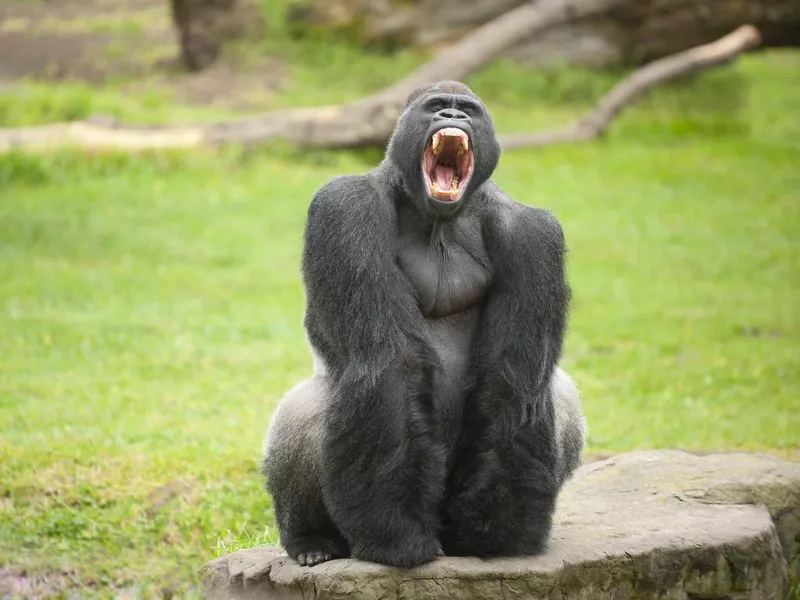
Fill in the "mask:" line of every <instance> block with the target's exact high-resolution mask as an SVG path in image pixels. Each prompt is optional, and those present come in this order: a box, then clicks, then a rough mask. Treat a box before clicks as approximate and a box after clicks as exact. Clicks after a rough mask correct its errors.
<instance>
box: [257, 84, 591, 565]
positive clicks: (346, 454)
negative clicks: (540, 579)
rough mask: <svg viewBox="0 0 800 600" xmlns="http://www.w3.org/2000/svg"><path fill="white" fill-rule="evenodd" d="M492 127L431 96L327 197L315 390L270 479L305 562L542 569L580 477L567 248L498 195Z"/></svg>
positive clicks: (310, 276) (460, 104)
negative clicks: (452, 562) (562, 501)
mask: <svg viewBox="0 0 800 600" xmlns="http://www.w3.org/2000/svg"><path fill="white" fill-rule="evenodd" d="M499 157H500V146H499V144H498V142H497V140H496V138H495V133H494V128H493V125H492V120H491V118H490V116H489V114H488V112H487V110H486V107H485V106H484V105H483V103H482V102H481V101H480V99H479V98H478V97H477V96H476V95H475V94H474V93H472V91H471V90H470V89H469V88H468V87H467V86H465V85H463V84H461V83H457V82H450V81H446V82H440V83H437V84H432V85H426V86H424V87H421V88H419V89H418V90H416V91H415V92H414V93H412V95H411V96H410V98H409V99H408V102H407V104H406V106H405V108H404V110H403V112H402V114H401V116H400V118H399V120H398V122H397V126H396V128H395V131H394V134H393V135H392V138H391V140H390V142H389V145H388V148H387V151H386V157H385V159H384V161H383V162H382V163H381V164H380V165H379V166H378V167H377V168H375V169H374V170H372V171H370V172H369V173H367V174H366V175H351V176H343V177H338V178H335V179H333V180H332V181H330V182H329V183H327V184H325V185H324V186H323V187H322V188H321V189H320V190H319V191H318V192H317V193H316V195H315V196H314V198H313V200H312V202H311V205H310V207H309V211H308V221H307V224H306V231H305V247H304V253H303V276H304V283H305V288H306V296H307V307H306V314H305V321H304V325H305V329H306V332H307V335H308V339H309V342H310V345H311V348H312V353H313V355H314V375H313V377H311V379H308V380H307V381H304V382H303V383H301V384H299V385H298V386H296V387H295V388H294V389H292V390H291V391H289V393H288V394H287V395H286V397H285V398H284V399H283V400H282V401H281V403H280V406H279V407H278V409H277V411H276V413H275V415H274V417H273V421H272V424H271V425H270V430H269V432H268V434H267V440H266V444H265V446H266V457H265V459H264V474H265V476H266V478H267V490H268V491H269V492H270V494H271V495H272V498H273V503H274V506H275V513H276V517H277V522H278V527H279V530H280V535H281V541H282V544H283V546H284V547H285V549H286V551H287V552H288V553H289V555H290V556H291V557H293V558H295V559H296V560H297V561H298V563H300V564H301V565H308V566H313V565H316V564H318V563H321V562H323V561H326V560H330V559H331V558H336V557H346V556H354V557H356V558H360V559H363V560H369V561H374V562H379V563H383V564H387V565H393V566H397V567H413V566H416V565H420V564H423V563H426V562H428V561H431V560H433V559H434V558H435V557H436V556H437V554H441V553H442V552H444V553H445V554H448V555H475V556H483V557H489V556H507V555H523V554H537V553H540V552H542V551H543V550H544V548H545V544H546V542H547V538H548V535H549V532H550V525H551V521H552V514H553V510H554V507H555V502H556V496H557V494H558V491H559V489H560V488H561V485H562V484H563V483H564V481H565V480H566V479H567V478H568V477H569V476H570V474H571V473H572V471H573V469H574V468H575V467H576V466H577V464H578V463H579V461H580V455H581V452H582V450H583V445H584V420H583V416H582V413H581V409H580V405H579V399H578V392H577V389H576V387H575V385H574V383H573V382H572V380H571V379H570V378H569V377H568V376H567V375H566V374H565V373H564V372H563V371H562V370H561V369H560V368H558V367H557V365H556V363H557V361H558V359H559V357H560V354H561V347H562V341H563V337H564V329H565V324H566V317H567V310H568V303H569V297H570V290H569V286H568V284H567V282H566V280H565V266H564V258H565V256H564V255H565V252H566V250H565V246H564V236H563V233H562V230H561V227H560V225H559V223H558V221H557V220H556V219H555V218H554V217H553V216H552V215H551V214H549V213H548V212H546V211H544V210H539V209H535V208H531V207H528V206H525V205H523V204H519V203H517V202H515V201H514V200H512V199H511V198H510V197H509V196H507V195H506V194H505V193H504V192H503V191H502V190H501V189H500V188H499V187H498V186H497V185H496V184H495V183H494V182H492V181H491V179H489V178H490V176H491V175H492V173H493V171H494V169H495V167H496V166H497V162H498V159H499Z"/></svg>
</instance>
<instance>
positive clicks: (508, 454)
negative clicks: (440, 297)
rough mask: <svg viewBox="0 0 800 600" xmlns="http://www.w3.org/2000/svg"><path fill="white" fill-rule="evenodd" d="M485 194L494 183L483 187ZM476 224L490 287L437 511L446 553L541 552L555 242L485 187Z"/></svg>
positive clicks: (555, 333)
mask: <svg viewBox="0 0 800 600" xmlns="http://www.w3.org/2000/svg"><path fill="white" fill-rule="evenodd" d="M490 185H492V186H493V184H490ZM489 193H490V194H491V196H490V197H492V198H493V201H492V202H491V203H490V206H493V207H495V209H496V210H493V214H492V215H491V216H490V217H488V218H486V219H485V221H484V228H483V229H484V239H485V240H486V245H487V251H488V253H489V257H490V261H491V264H492V287H491V288H490V290H489V293H488V297H487V299H486V304H485V307H484V311H483V314H482V319H481V324H480V329H479V335H478V338H477V339H476V341H475V345H474V347H473V367H474V373H475V376H474V380H473V387H472V390H471V393H470V397H469V400H468V404H467V408H466V417H465V423H464V435H463V438H462V442H461V445H460V448H459V452H458V460H457V463H456V465H455V468H454V469H453V471H452V473H451V475H450V479H449V482H448V483H449V490H448V501H447V504H446V506H445V507H444V512H443V518H444V521H445V527H444V531H445V532H446V533H445V535H444V537H445V538H446V539H443V540H442V541H443V545H444V549H445V552H447V553H452V554H476V555H479V556H481V555H483V556H492V555H501V556H502V555H516V554H537V553H539V552H541V551H542V550H543V549H544V546H545V543H546V541H547V537H548V535H549V531H550V523H551V518H552V512H553V509H554V507H555V499H556V495H557V492H558V487H559V484H558V481H560V479H559V477H558V473H557V472H556V470H557V468H558V467H557V459H556V453H557V447H556V444H558V440H556V438H555V423H554V407H553V400H552V392H551V380H552V377H553V372H554V369H555V366H556V363H557V361H558V359H559V357H560V355H561V348H562V342H563V336H564V329H565V326H566V317H567V310H568V303H569V297H570V290H569V287H568V284H567V282H566V279H565V268H564V256H565V253H566V250H565V245H564V236H563V232H562V230H561V226H560V225H559V223H558V221H557V220H556V219H555V218H554V217H553V216H552V215H550V214H549V213H548V212H546V211H543V210H539V209H534V208H531V207H528V206H524V205H521V204H517V203H515V202H512V201H510V200H509V199H507V198H506V197H505V195H504V194H503V192H501V191H500V190H499V189H498V188H496V187H494V186H493V189H490V190H489Z"/></svg>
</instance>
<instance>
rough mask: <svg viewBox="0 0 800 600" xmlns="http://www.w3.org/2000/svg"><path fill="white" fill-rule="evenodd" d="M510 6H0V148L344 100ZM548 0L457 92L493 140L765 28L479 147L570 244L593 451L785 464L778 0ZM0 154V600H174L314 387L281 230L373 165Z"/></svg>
mask: <svg viewBox="0 0 800 600" xmlns="http://www.w3.org/2000/svg"><path fill="white" fill-rule="evenodd" d="M522 4H524V3H523V2H521V1H518V0H502V1H500V0H495V1H490V0H438V1H434V0H421V1H403V2H400V1H397V2H395V1H393V0H350V1H339V2H336V1H334V2H330V1H328V2H326V1H323V0H307V1H305V0H303V1H302V2H288V1H286V0H260V1H258V2H256V1H255V0H253V1H248V0H173V2H172V3H169V2H168V1H167V0H2V2H0V128H4V129H3V130H2V131H0V141H2V139H3V137H4V136H6V137H7V136H8V135H10V133H9V132H10V131H11V130H13V131H17V130H18V128H21V127H32V126H41V125H47V124H53V123H58V122H66V121H73V120H81V119H93V120H95V121H96V122H116V121H118V122H124V123H126V124H128V125H131V126H137V127H140V128H143V130H145V129H146V128H147V127H152V126H156V125H162V126H166V125H172V126H178V125H186V124H211V123H216V122H221V121H226V120H230V119H234V118H238V117H242V116H245V115H253V114H259V113H264V112H266V111H270V110H275V109H284V108H295V107H311V106H318V105H334V104H339V103H345V102H351V101H355V100H358V99H359V98H361V97H363V96H366V95H369V94H372V93H375V92H377V91H379V90H381V89H382V88H384V87H386V86H389V85H391V84H392V83H394V82H395V81H397V80H398V79H400V78H401V77H403V76H405V75H407V74H409V73H411V72H413V71H414V69H416V68H418V67H420V66H422V65H424V64H425V63H426V62H428V61H429V60H431V59H432V58H433V57H434V56H436V53H437V52H439V51H440V50H442V49H444V48H446V47H448V45H449V44H452V43H455V42H457V41H458V40H459V39H462V38H463V36H467V35H471V34H474V33H475V32H476V31H478V28H479V27H481V26H482V25H484V24H486V23H489V22H491V21H492V20H494V19H498V18H502V17H503V15H504V14H506V13H507V12H508V11H511V10H514V9H516V8H518V7H519V6H520V5H522ZM537 4H542V5H544V4H552V2H549V1H548V2H545V1H544V0H540V2H538V3H537ZM572 4H573V11H574V15H575V16H574V17H570V18H569V19H566V20H565V21H563V22H562V23H560V24H558V25H555V26H552V27H548V28H546V29H544V30H541V31H538V32H537V33H536V34H535V35H531V36H529V37H528V38H526V39H524V40H522V41H521V42H520V43H517V44H514V45H512V47H510V48H508V49H506V50H504V51H503V52H501V53H499V54H498V55H497V56H494V57H493V59H492V60H491V61H490V62H489V64H488V65H487V66H485V67H484V68H481V69H479V70H477V71H476V72H474V73H472V74H471V75H469V77H467V79H466V82H467V83H468V84H469V85H470V86H471V87H472V88H473V89H474V90H475V91H476V93H478V94H479V95H480V96H481V97H482V98H483V100H484V101H485V102H486V104H487V106H488V107H489V110H490V112H491V113H492V116H493V118H494V120H495V124H496V127H497V129H498V130H499V131H500V132H502V133H514V132H520V131H536V130H541V129H551V128H558V127H562V126H567V125H569V124H571V123H573V122H574V121H575V119H577V118H579V117H580V116H582V115H584V114H585V113H586V112H587V111H589V110H591V108H592V107H593V106H594V104H595V102H596V101H597V100H598V99H600V98H601V97H602V96H603V94H605V93H606V92H608V91H609V90H610V89H611V88H612V87H613V86H614V85H615V84H616V83H618V82H619V81H620V80H622V79H623V78H624V77H625V76H626V75H628V74H630V73H631V72H632V71H633V70H635V69H636V68H639V67H641V66H642V65H643V64H646V63H648V62H650V61H653V60H656V59H659V58H661V57H664V56H667V55H671V54H673V53H676V52H681V51H683V50H686V49H688V48H691V47H693V46H696V45H698V44H704V43H708V42H712V41H713V40H715V39H717V38H719V37H721V36H723V35H726V34H728V33H730V32H731V31H733V30H734V29H736V28H737V27H738V26H740V25H743V24H745V23H750V24H753V25H755V26H756V27H758V29H759V31H760V32H761V34H762V46H761V47H760V48H759V49H758V50H755V51H752V52H748V53H746V54H744V55H742V56H740V57H738V58H736V59H735V60H734V61H732V63H731V64H730V65H727V66H724V67H721V68H717V69H713V70H708V71H703V72H701V73H699V74H695V75H692V76H689V77H682V78H679V79H677V80H674V81H671V82H669V83H666V84H664V85H661V86H659V87H657V88H656V89H655V90H653V91H652V92H650V93H649V94H647V95H645V96H644V97H642V98H641V99H640V100H639V101H638V102H637V103H636V104H635V105H634V106H632V107H630V108H629V109H627V110H625V112H624V113H622V114H621V116H620V117H619V118H618V119H617V120H616V121H614V123H613V124H612V125H611V128H610V130H609V132H608V134H607V135H606V136H605V137H603V138H602V139H598V140H595V141H591V142H588V143H583V144H564V145H557V146H552V147H547V148H540V149H531V148H528V149H525V148H522V149H517V150H513V151H507V152H505V153H504V154H503V157H502V158H501V162H500V167H499V169H498V171H497V172H496V176H495V179H496V181H497V182H498V183H499V184H500V185H501V186H502V187H503V188H504V189H506V191H508V192H509V193H510V194H511V195H512V196H514V197H515V198H516V199H518V200H520V201H521V202H525V203H528V204H531V205H535V206H540V207H545V208H548V209H550V210H552V211H553V212H554V213H555V215H556V216H557V217H558V218H559V219H560V220H561V222H562V224H563V225H564V230H565V233H566V237H567V242H568V245H569V247H570V254H569V278H570V282H571V284H572V287H573V290H574V302H573V309H572V313H571V317H570V330H569V335H568V339H567V345H566V349H565V355H564V359H563V361H562V363H563V365H564V366H565V368H566V369H567V370H568V371H569V372H570V373H571V374H572V375H573V376H574V378H575V379H576V381H577V382H578V384H579V386H580V387H581V390H582V394H583V402H584V408H585V411H586V415H587V419H588V422H589V428H590V439H589V447H588V449H587V460H591V459H593V458H596V457H598V456H602V455H608V454H613V453H618V452H623V451H627V450H632V449H641V448H663V447H669V448H680V449H686V450H692V451H701V452H706V451H719V450H731V449H744V450H754V451H764V452H769V453H773V454H776V455H779V456H782V457H788V458H790V459H795V460H796V459H798V458H800V350H799V348H800V51H798V49H796V48H795V47H796V46H800V1H798V0H737V1H733V0H716V1H714V0H704V1H702V2H697V1H690V0H659V1H655V0H652V1H649V0H648V1H642V0H604V1H603V2H599V1H598V0H573V2H572ZM600 4H603V5H606V8H605V9H603V10H599V9H596V6H598V5H600ZM584 6H589V7H592V6H594V7H595V9H593V10H592V11H591V14H588V16H584V17H581V16H580V14H581V7H584ZM9 146H11V145H10V144H9V145H7V146H6V147H4V150H3V151H2V153H0V597H3V598H4V597H6V596H11V597H23V598H33V597H37V598H42V597H93V596H97V597H121V598H138V597H173V596H176V597H187V596H191V595H192V594H195V593H196V572H197V570H198V569H199V568H200V567H201V566H202V565H203V564H204V563H205V562H206V561H208V560H210V559H212V558H215V557H216V556H218V555H219V554H222V553H225V552H228V551H231V550H235V549H238V548H242V547H248V546H252V545H256V544H261V543H276V542H277V541H278V540H277V532H276V529H275V527H274V520H273V514H272V511H271V507H270V502H269V498H268V497H267V495H266V493H265V492H264V491H263V489H262V482H261V479H260V476H259V473H258V469H259V464H258V463H259V460H260V455H261V440H262V437H263V433H264V431H265V429H266V426H267V424H268V422H269V418H270V415H271V412H272V410H273V408H274V407H275V405H276V403H277V402H278V400H279V399H280V397H281V396H282V395H283V393H284V392H285V391H286V390H287V389H288V388H289V387H291V386H292V385H294V384H295V383H296V382H298V381H299V380H301V379H303V378H305V377H307V376H308V374H309V373H310V370H311V360H310V356H309V353H308V350H307V348H306V344H305V339H304V336H303V333H302V329H301V319H302V312H303V304H304V302H303V290H302V286H301V279H300V271H299V258H300V251H301V240H302V231H303V225H304V221H305V214H306V209H307V207H308V203H309V201H310V199H311V196H312V195H313V193H314V191H315V190H316V189H317V188H318V187H319V186H320V185H321V184H322V183H323V182H325V181H326V180H328V179H330V178H331V177H333V176H335V175H338V174H342V173H363V172H365V171H367V170H369V169H371V168H372V167H374V166H375V165H376V164H377V163H378V162H379V161H380V160H381V158H382V155H383V148H382V147H381V145H380V144H367V145H366V146H365V147H363V148H358V149H347V150H342V149H340V150H331V149H325V148H319V147H314V148H300V147H297V146H293V145H291V144H289V143H286V142H281V141H271V142H270V143H268V144H257V145H255V144H248V145H247V146H243V145H237V144H230V145H226V146H224V147H219V148H218V147H211V146H203V147H198V148H194V149H173V150H150V151H146V152H136V153H133V152H122V151H114V150H103V151H100V150H97V149H91V150H87V149H83V150H81V149H76V148H71V149H70V148H67V147H64V148H52V149H50V150H48V151H38V150H37V151H30V150H26V149H19V148H18V149H15V148H13V147H9Z"/></svg>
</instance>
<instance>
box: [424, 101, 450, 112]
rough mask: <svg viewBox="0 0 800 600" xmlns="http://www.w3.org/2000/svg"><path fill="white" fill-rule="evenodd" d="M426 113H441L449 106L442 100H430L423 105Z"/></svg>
mask: <svg viewBox="0 0 800 600" xmlns="http://www.w3.org/2000/svg"><path fill="white" fill-rule="evenodd" d="M423 107H424V109H425V112H432V113H435V112H439V111H440V110H442V109H443V108H447V104H445V102H444V101H443V100H442V99H441V98H429V99H428V100H426V101H425V104H424V105H423Z"/></svg>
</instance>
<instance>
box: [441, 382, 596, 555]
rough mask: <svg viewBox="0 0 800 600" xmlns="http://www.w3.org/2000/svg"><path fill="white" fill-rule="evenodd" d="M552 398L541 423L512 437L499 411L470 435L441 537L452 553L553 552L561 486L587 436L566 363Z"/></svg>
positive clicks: (461, 451)
mask: <svg viewBox="0 0 800 600" xmlns="http://www.w3.org/2000/svg"><path fill="white" fill-rule="evenodd" d="M546 398H547V399H548V405H546V406H544V407H543V410H540V411H539V412H538V414H537V415H536V418H535V420H534V421H533V422H532V423H531V424H530V425H528V426H526V427H524V428H523V429H521V430H517V432H516V434H514V435H512V436H508V435H504V434H499V435H498V434H497V433H496V432H497V430H496V427H497V424H496V423H495V422H494V421H493V417H495V418H496V416H495V415H493V414H488V415H487V414H486V413H484V414H483V415H478V422H483V423H484V428H487V429H480V430H473V433H472V435H468V436H467V438H468V439H467V440H466V445H465V446H463V447H461V448H460V449H459V450H458V451H457V452H458V455H457V457H456V460H455V464H454V468H453V471H452V472H451V474H450V478H449V482H448V483H449V486H448V493H447V495H446V500H445V503H444V506H443V510H442V522H443V530H442V534H441V540H442V544H443V547H444V551H445V553H446V554H449V555H456V556H459V555H461V556H463V555H475V556H484V557H489V556H514V555H532V554H539V553H541V552H543V551H544V550H545V547H546V542H547V539H548V537H549V534H550V527H551V523H552V517H553V512H554V510H555V505H556V497H557V495H558V491H559V490H560V488H561V486H562V485H563V483H564V482H565V481H566V480H567V479H568V478H569V477H570V475H571V474H572V472H573V471H574V469H575V468H576V467H577V466H578V464H580V460H581V453H582V451H583V446H584V434H585V424H584V419H583V415H582V413H581V409H580V401H579V397H578V390H577V388H576V386H575V384H574V383H573V381H572V379H570V378H569V376H568V375H567V374H566V373H564V372H563V371H562V370H561V369H559V368H558V367H556V368H555V370H554V373H553V377H552V380H551V387H550V393H549V394H547V395H546ZM490 430H494V433H493V434H489V435H486V436H482V435H481V434H480V433H479V431H490ZM475 440H477V442H476V441H475Z"/></svg>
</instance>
